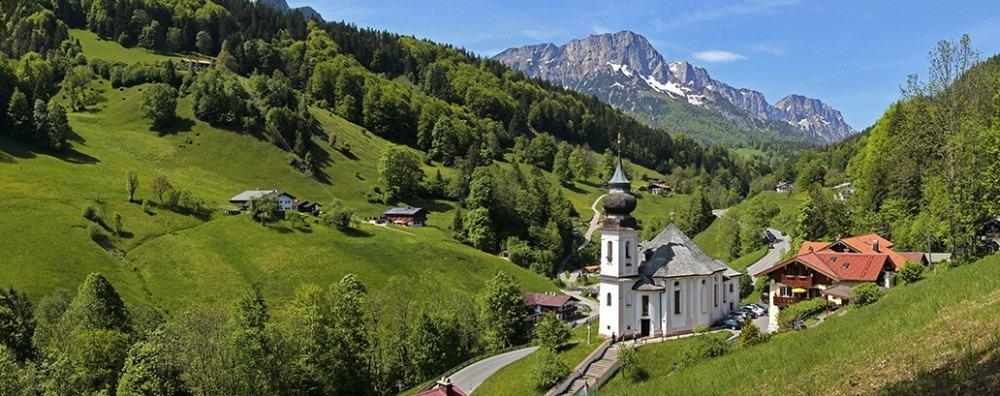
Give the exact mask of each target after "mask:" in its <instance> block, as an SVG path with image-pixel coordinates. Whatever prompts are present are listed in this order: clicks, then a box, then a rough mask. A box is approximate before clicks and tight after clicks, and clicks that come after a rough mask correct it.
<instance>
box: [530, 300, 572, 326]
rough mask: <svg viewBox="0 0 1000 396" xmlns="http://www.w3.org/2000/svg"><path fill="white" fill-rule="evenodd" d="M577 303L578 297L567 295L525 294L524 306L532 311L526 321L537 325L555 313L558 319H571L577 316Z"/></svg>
mask: <svg viewBox="0 0 1000 396" xmlns="http://www.w3.org/2000/svg"><path fill="white" fill-rule="evenodd" d="M577 301H578V300H577V299H576V297H573V296H568V295H565V294H555V293H525V294H524V305H525V306H527V307H528V310H529V311H530V313H529V314H528V316H527V318H526V319H527V320H528V321H529V322H532V323H535V322H538V321H539V320H541V319H542V317H543V316H545V315H546V314H548V313H549V312H553V313H555V315H556V318H559V319H562V320H567V319H570V318H572V317H573V315H575V314H576V302H577Z"/></svg>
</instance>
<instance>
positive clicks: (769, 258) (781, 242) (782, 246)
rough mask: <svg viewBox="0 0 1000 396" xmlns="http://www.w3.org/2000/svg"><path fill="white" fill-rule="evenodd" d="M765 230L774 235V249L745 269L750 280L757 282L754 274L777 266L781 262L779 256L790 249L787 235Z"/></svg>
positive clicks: (789, 240) (773, 230) (789, 239)
mask: <svg viewBox="0 0 1000 396" xmlns="http://www.w3.org/2000/svg"><path fill="white" fill-rule="evenodd" d="M767 230H768V231H770V232H771V233H772V234H774V237H775V238H777V239H778V240H777V241H775V242H774V248H772V249H769V250H768V251H767V254H765V255H764V257H762V258H761V259H760V260H757V262H756V263H753V265H751V266H749V267H747V274H750V279H752V280H757V277H755V276H754V274H756V273H758V272H760V271H763V270H766V269H768V268H770V267H771V266H772V265H775V264H777V263H778V262H779V261H781V256H782V255H784V254H785V252H787V251H788V249H791V248H792V241H791V238H790V237H789V236H788V235H781V231H778V230H775V229H773V228H768V229H767Z"/></svg>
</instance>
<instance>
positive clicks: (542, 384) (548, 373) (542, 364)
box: [528, 349, 569, 389]
mask: <svg viewBox="0 0 1000 396" xmlns="http://www.w3.org/2000/svg"><path fill="white" fill-rule="evenodd" d="M536 353H538V354H539V355H538V360H537V361H536V362H535V365H534V366H533V367H532V368H531V372H529V373H528V375H529V377H530V378H531V383H533V384H535V387H536V388H538V389H548V388H551V387H553V386H555V385H556V384H558V383H559V381H562V380H563V378H565V377H566V375H567V374H569V367H568V366H567V365H566V363H565V362H563V361H562V360H561V359H559V355H557V354H556V353H555V352H552V351H549V350H547V349H541V350H539V351H538V352H536Z"/></svg>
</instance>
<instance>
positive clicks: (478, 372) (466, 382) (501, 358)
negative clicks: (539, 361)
mask: <svg viewBox="0 0 1000 396" xmlns="http://www.w3.org/2000/svg"><path fill="white" fill-rule="evenodd" d="M537 349H538V347H537V346H532V347H527V348H524V349H518V350H515V351H510V352H505V353H501V354H499V355H496V356H492V357H488V358H486V359H483V360H480V361H478V362H475V363H473V364H471V365H469V366H468V367H466V368H464V369H461V370H459V371H458V372H456V373H455V374H452V375H451V382H452V383H454V384H455V385H458V387H459V388H462V390H464V391H465V393H466V394H470V395H471V394H472V392H473V391H475V390H476V388H478V387H479V385H482V384H483V381H486V379H487V378H489V377H490V376H492V375H493V374H495V373H496V372H497V371H499V370H500V369H502V368H504V367H507V365H508V364H511V363H514V362H516V361H518V360H521V359H522V358H524V357H525V356H528V355H530V354H531V353H532V352H534V351H536V350H537Z"/></svg>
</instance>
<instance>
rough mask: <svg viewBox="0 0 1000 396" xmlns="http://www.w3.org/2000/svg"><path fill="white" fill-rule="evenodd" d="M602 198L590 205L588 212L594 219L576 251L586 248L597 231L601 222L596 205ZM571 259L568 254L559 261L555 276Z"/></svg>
mask: <svg viewBox="0 0 1000 396" xmlns="http://www.w3.org/2000/svg"><path fill="white" fill-rule="evenodd" d="M605 195H607V194H605ZM603 198H604V195H601V196H599V197H597V199H595V200H594V204H593V205H590V210H592V211H594V217H592V218H591V219H590V223H589V224H588V225H587V231H586V232H584V233H583V242H582V243H580V246H577V247H576V250H583V248H585V247H587V244H589V243H590V239H591V238H592V237H593V236H594V231H597V227H598V226H599V225H600V222H601V212H600V211H599V210H597V205H598V204H600V203H601V199H603ZM572 258H573V255H572V254H570V255H567V256H566V257H564V258H563V259H562V260H559V265H558V266H556V274H562V273H563V270H564V269H565V268H566V263H568V262H569V260H571V259H572Z"/></svg>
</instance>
